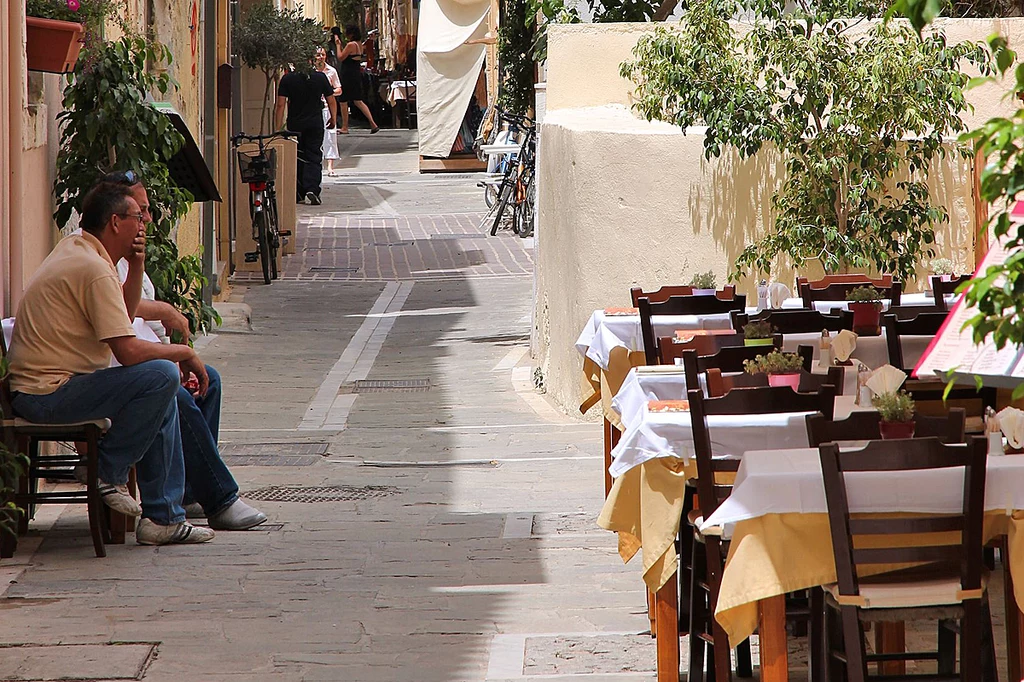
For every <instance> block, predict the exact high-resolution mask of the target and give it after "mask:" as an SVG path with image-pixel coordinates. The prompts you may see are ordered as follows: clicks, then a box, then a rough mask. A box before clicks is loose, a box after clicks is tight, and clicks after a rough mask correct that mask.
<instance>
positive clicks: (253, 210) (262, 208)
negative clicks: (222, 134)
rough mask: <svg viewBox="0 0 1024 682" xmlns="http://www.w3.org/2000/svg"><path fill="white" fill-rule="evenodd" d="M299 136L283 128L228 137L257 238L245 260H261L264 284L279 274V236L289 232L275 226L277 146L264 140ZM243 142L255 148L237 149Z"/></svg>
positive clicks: (289, 233)
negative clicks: (253, 150) (245, 185)
mask: <svg viewBox="0 0 1024 682" xmlns="http://www.w3.org/2000/svg"><path fill="white" fill-rule="evenodd" d="M298 136H299V135H298V133H293V132H289V131H287V130H282V131H280V132H276V133H271V134H270V135H249V134H247V133H238V134H237V135H233V136H232V137H231V144H232V146H233V147H235V148H236V152H235V156H236V158H237V159H238V175H239V176H240V177H241V179H242V182H244V183H246V184H248V185H249V219H250V220H251V221H252V240H253V241H254V242H256V251H251V252H247V253H246V254H245V262H246V263H255V262H256V261H257V260H259V261H260V264H261V266H262V270H263V283H264V284H270V283H271V281H273V280H275V279H277V278H278V272H277V251H278V249H280V248H281V238H282V237H290V236H291V232H290V231H284V232H283V231H281V230H280V228H279V226H278V222H277V188H276V186H275V183H274V176H275V175H276V171H277V150H276V149H273V148H270V147H268V146H267V144H268V143H269V142H272V141H273V140H276V139H278V138H289V137H298ZM243 142H255V143H256V144H257V145H258V147H259V149H258V151H256V152H247V151H242V150H240V149H237V147H238V146H239V145H240V144H242V143H243Z"/></svg>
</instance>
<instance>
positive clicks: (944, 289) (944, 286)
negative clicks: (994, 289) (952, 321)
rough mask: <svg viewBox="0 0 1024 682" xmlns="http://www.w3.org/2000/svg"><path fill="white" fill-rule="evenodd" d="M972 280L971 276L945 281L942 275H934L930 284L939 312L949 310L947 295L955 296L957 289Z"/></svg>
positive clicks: (961, 276) (929, 280)
mask: <svg viewBox="0 0 1024 682" xmlns="http://www.w3.org/2000/svg"><path fill="white" fill-rule="evenodd" d="M970 279H971V275H960V276H959V277H957V278H956V279H952V280H948V281H946V280H943V279H942V275H932V276H931V277H930V278H929V279H928V282H929V283H930V284H931V287H932V296H934V297H935V307H936V308H938V309H939V310H947V309H948V308H949V306H948V305H947V304H946V295H947V294H955V293H956V290H957V287H959V286H960V285H961V284H963V283H964V282H967V281H969V280H970Z"/></svg>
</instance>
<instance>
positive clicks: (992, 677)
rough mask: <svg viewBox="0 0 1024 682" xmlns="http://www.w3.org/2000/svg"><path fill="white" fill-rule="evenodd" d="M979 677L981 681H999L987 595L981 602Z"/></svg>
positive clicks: (990, 611)
mask: <svg viewBox="0 0 1024 682" xmlns="http://www.w3.org/2000/svg"><path fill="white" fill-rule="evenodd" d="M981 679H982V681H983V682H999V665H998V664H997V663H996V643H995V637H994V635H993V633H992V610H991V608H989V603H988V597H987V596H986V597H985V599H984V600H983V601H982V602H981Z"/></svg>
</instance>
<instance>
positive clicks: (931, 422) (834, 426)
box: [806, 407, 967, 448]
mask: <svg viewBox="0 0 1024 682" xmlns="http://www.w3.org/2000/svg"><path fill="white" fill-rule="evenodd" d="M880 420H881V416H880V415H879V414H878V412H875V411H874V410H864V411H857V412H851V413H850V415H849V416H848V417H846V419H836V420H832V419H828V418H826V417H825V416H824V415H821V414H809V415H807V419H806V422H807V444H808V445H810V446H811V447H812V448H816V447H818V446H819V445H821V444H822V443H833V442H842V441H865V440H879V439H880V438H881V437H882V434H881V432H880V431H879V429H878V422H879V421H880ZM966 420H967V411H966V410H965V409H964V408H962V407H953V408H950V410H949V413H948V414H947V415H946V416H945V417H930V416H925V415H915V416H914V437H915V438H938V439H939V441H941V442H943V443H963V442H964V438H965V435H966V434H965V431H964V426H965V422H966Z"/></svg>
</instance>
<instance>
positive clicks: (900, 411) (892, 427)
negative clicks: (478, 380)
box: [871, 391, 914, 440]
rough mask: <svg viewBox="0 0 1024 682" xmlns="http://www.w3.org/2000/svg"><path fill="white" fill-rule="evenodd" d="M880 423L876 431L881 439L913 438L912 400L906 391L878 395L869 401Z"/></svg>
mask: <svg viewBox="0 0 1024 682" xmlns="http://www.w3.org/2000/svg"><path fill="white" fill-rule="evenodd" d="M871 404H872V405H874V407H875V409H876V410H878V414H879V416H880V417H881V421H880V422H879V423H878V430H879V432H880V433H881V435H882V438H884V439H886V440H889V439H896V438H913V437H914V399H913V398H911V397H910V394H909V393H907V392H906V391H897V392H895V393H880V394H878V395H876V396H875V397H873V398H872V399H871Z"/></svg>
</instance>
